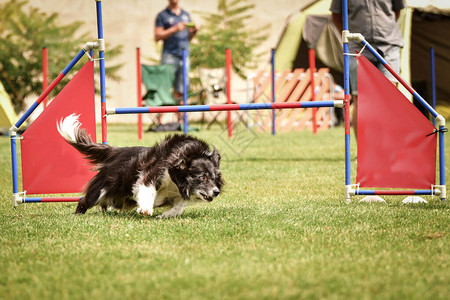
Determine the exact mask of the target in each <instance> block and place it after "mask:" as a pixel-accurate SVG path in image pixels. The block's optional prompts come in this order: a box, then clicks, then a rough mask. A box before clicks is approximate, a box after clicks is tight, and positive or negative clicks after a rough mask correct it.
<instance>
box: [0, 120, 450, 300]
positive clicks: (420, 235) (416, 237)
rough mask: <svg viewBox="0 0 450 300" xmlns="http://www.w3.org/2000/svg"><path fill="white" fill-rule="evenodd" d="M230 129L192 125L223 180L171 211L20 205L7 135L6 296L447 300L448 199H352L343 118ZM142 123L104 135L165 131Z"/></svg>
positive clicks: (3, 151)
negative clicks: (323, 124) (285, 128)
mask: <svg viewBox="0 0 450 300" xmlns="http://www.w3.org/2000/svg"><path fill="white" fill-rule="evenodd" d="M198 127H201V126H200V125H199V126H198ZM235 130H236V131H235V136H234V138H233V139H228V138H227V133H226V131H225V130H221V129H220V128H219V127H217V126H216V127H215V128H213V129H212V130H206V129H203V128H200V131H198V132H193V134H194V135H196V136H198V137H200V138H203V139H205V140H206V141H208V142H209V143H211V144H213V145H215V146H216V147H217V148H218V149H219V150H220V151H221V153H222V157H223V160H222V166H221V168H222V172H223V176H224V178H225V180H226V187H225V190H224V192H223V194H222V195H221V196H220V197H219V198H218V199H216V200H215V201H213V202H212V203H208V204H201V205H196V206H192V207H189V208H188V209H186V211H185V213H184V214H183V215H182V216H181V217H180V218H176V219H169V220H160V219H157V218H155V217H144V216H140V215H138V214H136V213H134V212H131V213H120V212H108V213H102V212H99V211H97V210H96V209H92V210H90V211H88V213H87V214H86V215H74V210H75V206H76V205H75V204H74V203H47V204H45V203H44V204H27V205H21V206H19V207H18V208H17V209H15V210H14V209H13V208H12V202H11V194H12V184H11V167H10V166H11V162H10V148H9V138H8V137H0V168H1V169H0V170H1V174H2V175H1V178H2V180H1V182H0V187H1V195H0V196H1V198H0V299H108V300H111V299H450V284H449V278H450V241H449V239H450V209H449V207H450V205H449V203H448V202H447V203H442V202H441V201H440V200H439V199H438V198H437V197H434V198H432V197H429V196H425V197H424V198H425V199H426V200H427V201H428V204H419V205H405V204H402V203H401V201H402V199H403V198H404V197H399V196H390V197H385V199H386V201H387V203H386V204H374V203H372V204H368V203H359V202H358V201H359V200H360V199H361V198H360V197H356V198H354V199H353V201H352V203H350V204H346V203H345V201H344V183H345V181H344V130H343V128H342V127H339V128H334V129H330V130H327V131H324V132H320V133H318V134H317V135H313V134H312V133H311V132H308V131H303V132H290V133H279V134H277V135H276V136H272V135H271V134H270V133H268V132H258V130H256V129H255V128H253V129H252V130H251V131H246V129H245V127H243V126H242V125H239V126H236V128H235ZM135 131H136V129H135V126H134V125H110V126H109V138H108V139H109V143H110V144H112V145H120V146H125V145H126V146H131V145H152V144H153V143H154V142H155V141H159V140H161V139H162V137H163V136H164V134H154V133H153V134H152V133H145V136H144V140H143V141H138V140H137V138H136V132H135ZM446 144H447V152H446V156H447V157H446V161H447V178H450V176H449V175H450V173H449V166H450V164H449V163H448V162H449V161H450V157H449V155H448V153H449V151H448V149H450V142H449V138H448V136H447V139H446ZM355 150H356V147H355V145H354V144H353V145H352V178H353V179H352V182H354V178H355V170H356V164H355V163H354V158H355V156H356V152H355ZM36 159H39V158H38V157H37V158H36ZM55 163H56V162H55ZM161 212H162V210H160V209H158V210H156V213H155V215H158V214H160V213H161Z"/></svg>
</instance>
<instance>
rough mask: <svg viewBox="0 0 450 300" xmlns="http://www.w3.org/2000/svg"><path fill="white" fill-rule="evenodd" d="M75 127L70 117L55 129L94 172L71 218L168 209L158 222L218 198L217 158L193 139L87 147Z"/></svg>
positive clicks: (74, 117) (83, 134)
mask: <svg viewBox="0 0 450 300" xmlns="http://www.w3.org/2000/svg"><path fill="white" fill-rule="evenodd" d="M80 126H81V123H80V122H79V121H78V116H77V115H75V114H72V115H70V116H68V117H66V118H64V119H63V120H61V121H60V122H59V123H58V124H57V128H58V131H59V133H60V134H61V136H62V137H63V138H64V139H65V140H66V141H67V142H68V143H69V144H70V145H72V146H73V147H74V148H75V149H77V150H78V151H79V152H80V153H81V154H83V155H84V157H85V158H86V159H87V160H88V161H89V162H90V163H91V164H92V165H94V166H95V170H97V171H98V173H97V174H96V175H95V176H94V177H93V178H92V179H91V180H90V181H89V183H88V184H87V186H86V187H85V196H84V197H83V198H81V199H80V201H79V202H78V206H77V209H76V213H81V214H84V213H85V212H86V211H87V210H88V209H89V208H91V207H93V206H96V205H99V206H100V207H101V208H102V209H103V210H106V209H108V208H115V209H120V210H131V209H133V208H135V207H137V212H138V213H140V214H145V215H149V216H151V215H152V214H153V209H154V208H155V207H161V206H168V207H169V210H167V211H166V212H164V213H163V214H162V215H160V216H159V217H160V218H170V217H177V216H180V215H181V214H182V212H183V210H184V209H185V207H186V206H187V205H189V204H192V203H195V202H211V201H212V200H213V199H214V198H215V197H217V196H218V195H219V194H220V191H221V188H222V186H223V184H224V182H223V180H222V176H221V173H220V171H219V165H220V155H219V153H218V151H217V150H216V149H215V148H214V149H213V150H211V149H210V148H209V146H208V145H207V144H206V143H205V142H203V141H201V140H199V139H196V138H194V137H191V136H185V135H173V136H169V137H167V138H166V139H164V140H163V141H162V142H161V143H159V144H156V145H155V146H153V147H113V146H110V145H106V144H97V143H94V142H92V140H91V137H90V136H88V135H87V134H86V132H85V130H84V129H81V128H80Z"/></svg>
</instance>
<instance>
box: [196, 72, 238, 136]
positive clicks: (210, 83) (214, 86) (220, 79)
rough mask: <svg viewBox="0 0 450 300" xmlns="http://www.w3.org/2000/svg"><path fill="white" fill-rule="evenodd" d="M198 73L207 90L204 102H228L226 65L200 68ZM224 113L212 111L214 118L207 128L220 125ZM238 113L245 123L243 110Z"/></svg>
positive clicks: (203, 86) (203, 87)
mask: <svg viewBox="0 0 450 300" xmlns="http://www.w3.org/2000/svg"><path fill="white" fill-rule="evenodd" d="M198 73H199V77H200V82H201V85H202V89H203V90H204V91H205V92H206V93H205V101H204V104H206V105H215V104H226V103H227V96H226V86H227V78H226V70H225V67H224V68H212V69H209V68H199V69H198ZM233 103H234V102H233ZM222 113H224V112H216V113H212V112H210V114H211V117H212V120H210V121H208V125H207V127H206V128H207V129H209V128H210V127H211V126H212V125H213V124H214V123H217V124H219V125H220V123H219V117H220V115H221V114H222ZM236 114H237V116H238V118H239V119H240V121H241V122H243V123H244V118H243V116H242V114H243V112H239V111H236ZM203 120H204V118H203Z"/></svg>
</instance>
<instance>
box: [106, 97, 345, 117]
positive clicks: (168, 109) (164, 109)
mask: <svg viewBox="0 0 450 300" xmlns="http://www.w3.org/2000/svg"><path fill="white" fill-rule="evenodd" d="M312 107H343V102H342V101H339V100H337V101H315V102H311V101H304V102H269V103H242V104H218V105H188V106H182V105H180V106H150V107H128V108H127V107H122V108H110V109H108V111H107V113H108V114H109V115H114V114H144V113H179V112H184V113H187V112H203V111H233V110H259V109H292V108H312Z"/></svg>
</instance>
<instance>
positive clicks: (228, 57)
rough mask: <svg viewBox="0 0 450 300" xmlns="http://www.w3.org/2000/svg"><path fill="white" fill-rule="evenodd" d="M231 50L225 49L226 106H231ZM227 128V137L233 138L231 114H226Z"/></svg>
mask: <svg viewBox="0 0 450 300" xmlns="http://www.w3.org/2000/svg"><path fill="white" fill-rule="evenodd" d="M231 66H232V63H231V49H230V48H227V49H226V50H225V72H226V77H227V104H232V102H233V101H231ZM227 128H228V137H229V138H232V137H233V122H232V121H231V112H230V111H228V112H227Z"/></svg>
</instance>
